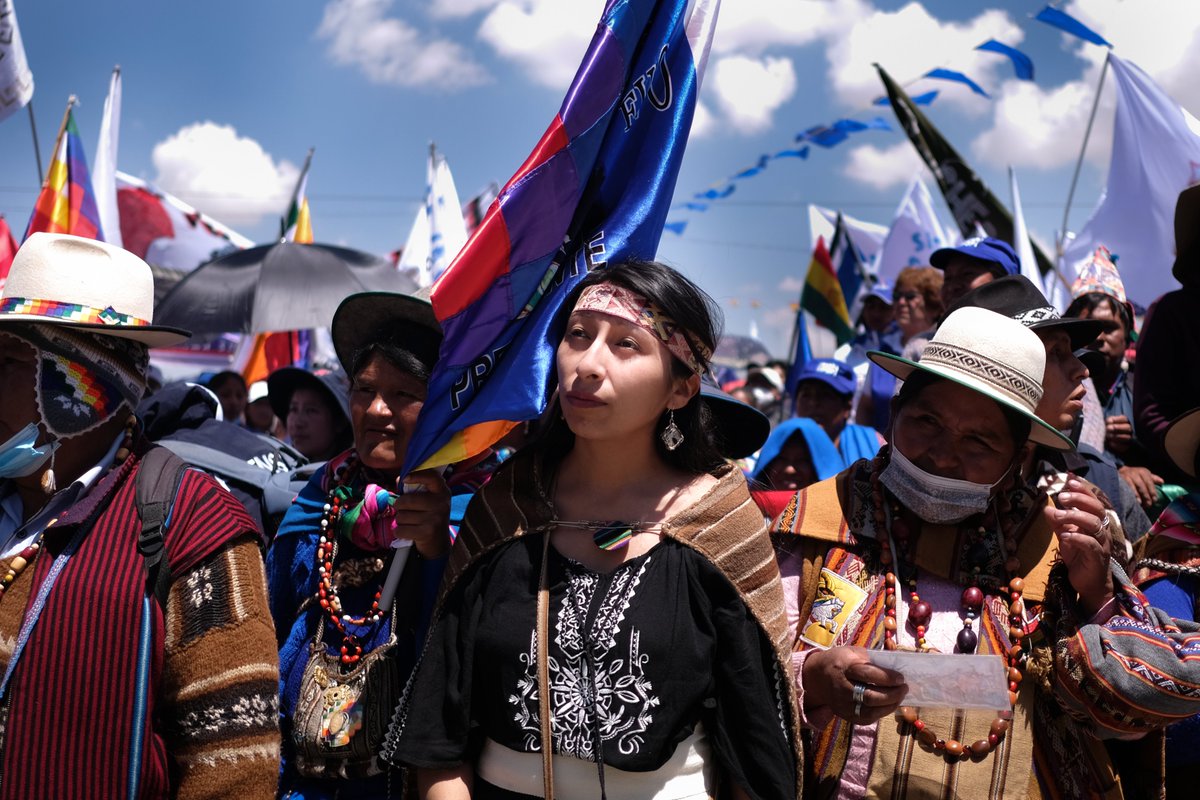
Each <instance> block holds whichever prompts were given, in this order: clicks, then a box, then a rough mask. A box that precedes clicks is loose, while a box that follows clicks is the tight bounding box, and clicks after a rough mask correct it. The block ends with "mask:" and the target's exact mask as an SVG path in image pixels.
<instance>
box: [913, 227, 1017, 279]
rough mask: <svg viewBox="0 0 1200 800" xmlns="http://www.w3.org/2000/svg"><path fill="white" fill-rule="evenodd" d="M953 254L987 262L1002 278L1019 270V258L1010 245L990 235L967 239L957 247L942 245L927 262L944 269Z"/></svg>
mask: <svg viewBox="0 0 1200 800" xmlns="http://www.w3.org/2000/svg"><path fill="white" fill-rule="evenodd" d="M953 255H963V256H966V257H967V258H973V259H975V260H976V261H985V262H987V264H988V265H989V266H990V267H991V268H992V271H993V272H995V273H996V277H997V278H1003V277H1004V276H1005V275H1017V274H1020V272H1021V259H1019V258H1018V257H1017V253H1016V251H1015V250H1013V249H1012V245H1010V244H1009V243H1008V242H1005V241H1002V240H1000V239H994V238H992V237H991V236H987V237H984V238H979V237H976V238H974V239H967V240H966V241H965V242H963V243H962V244H960V245H958V246H957V247H943V248H942V249H941V250H935V251H934V252H933V255H931V256H930V257H929V263H930V264H932V265H933V266H935V267H937V268H938V269H942V270H944V269H945V268H946V262H947V261H948V260H949V259H950V257H951V256H953Z"/></svg>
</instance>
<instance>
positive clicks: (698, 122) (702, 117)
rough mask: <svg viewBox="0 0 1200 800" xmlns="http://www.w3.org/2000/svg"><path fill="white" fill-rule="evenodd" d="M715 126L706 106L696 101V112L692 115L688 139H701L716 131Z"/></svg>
mask: <svg viewBox="0 0 1200 800" xmlns="http://www.w3.org/2000/svg"><path fill="white" fill-rule="evenodd" d="M716 124H717V123H716V119H715V118H714V117H713V113H712V112H711V111H709V109H708V106H706V105H705V104H704V103H702V102H700V101H698V100H697V101H696V112H695V114H693V115H692V130H691V133H690V134H689V137H690V138H693V139H702V138H704V137H705V136H708V135H709V134H711V133H712V132H713V131H714V130H716Z"/></svg>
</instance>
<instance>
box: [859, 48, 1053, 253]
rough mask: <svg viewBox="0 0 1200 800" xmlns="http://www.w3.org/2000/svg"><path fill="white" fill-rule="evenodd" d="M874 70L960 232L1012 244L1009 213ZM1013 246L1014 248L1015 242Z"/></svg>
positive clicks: (902, 94) (882, 74) (906, 99)
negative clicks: (980, 235) (930, 173)
mask: <svg viewBox="0 0 1200 800" xmlns="http://www.w3.org/2000/svg"><path fill="white" fill-rule="evenodd" d="M875 69H877V70H879V78H880V80H882V81H883V86H884V88H885V89H887V93H888V100H890V101H891V102H892V110H893V111H895V112H896V118H897V119H898V120H899V121H900V126H901V127H902V128H904V132H905V133H907V134H908V138H909V139H911V140H912V143H913V147H915V148H917V152H918V153H919V154H920V156H921V158H922V160H924V162H925V164H926V165H927V166H928V167H929V170H930V171H931V172H932V173H933V176H934V178H936V179H937V182H938V186H939V187H940V188H941V190H942V196H943V197H945V198H946V205H948V206H950V213H951V214H953V215H954V221H955V222H957V223H958V229H959V230H960V231H961V232H962V235H963V236H965V237H971V236H975V235H976V231H977V230H978V229H979V228H982V229H983V230H984V231H986V232H987V235H988V236H994V237H996V238H997V239H1003V240H1004V241H1006V242H1008V243H1010V244H1013V220H1012V214H1010V213H1009V212H1008V209H1007V208H1005V207H1004V204H1003V203H1001V202H1000V201H999V200H997V199H996V196H995V195H994V194H992V192H991V190H990V189H988V188H987V186H986V185H985V184H984V182H983V179H982V178H980V177H979V176H978V175H977V174H975V170H973V169H971V168H970V167H969V166H967V162H965V161H963V158H962V156H960V155H959V154H958V151H957V150H955V149H954V148H953V147H951V146H950V143H949V142H948V141H946V139H945V137H944V136H942V134H941V133H939V132H938V129H937V128H935V127H933V124H932V123H931V122H930V121H929V120H928V119H927V118H926V117H925V115H924V114H922V113H921V111H920V109H918V108H917V107H916V106H915V105H914V104H913V102H912V100H911V99H909V96H908V95H907V94H905V92H904V90H903V89H901V88H900V87H899V86H897V85H896V82H895V81H893V80H892V78H891V76H890V75H888V74H887V73H886V72H885V71H884V69H883V67H881V66H879V65H878V64H876V65H875ZM1030 244H1032V245H1033V254H1034V257H1036V258H1037V262H1038V271H1039V272H1041V273H1042V274H1043V275H1045V274H1047V273H1048V272H1050V271H1051V270H1052V269H1053V262H1051V261H1050V259H1049V258H1047V257H1046V254H1045V253H1043V252H1042V249H1041V248H1040V247H1038V246H1037V242H1034V241H1032V240H1030ZM1013 246H1014V247H1016V245H1015V244H1013Z"/></svg>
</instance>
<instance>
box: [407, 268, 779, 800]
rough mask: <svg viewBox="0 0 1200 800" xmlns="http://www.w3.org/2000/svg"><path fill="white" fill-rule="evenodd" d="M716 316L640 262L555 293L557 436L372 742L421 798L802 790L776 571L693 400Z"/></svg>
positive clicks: (464, 560)
mask: <svg viewBox="0 0 1200 800" xmlns="http://www.w3.org/2000/svg"><path fill="white" fill-rule="evenodd" d="M710 309H712V302H711V300H710V299H709V298H708V297H707V296H706V295H704V294H703V293H702V292H701V291H700V290H699V289H698V288H697V287H695V286H694V285H693V284H692V283H691V282H690V281H688V280H687V279H685V278H684V277H683V276H681V275H679V274H678V273H677V272H675V271H674V270H672V269H670V268H668V267H665V266H662V265H660V264H656V263H647V262H643V263H634V264H623V265H617V266H614V267H611V268H608V269H606V270H604V271H601V272H597V273H595V274H593V275H591V276H589V277H588V278H586V279H584V281H583V282H582V283H581V284H580V286H579V287H578V288H577V289H576V291H575V292H573V293H572V295H571V297H569V298H568V301H567V303H566V304H565V305H564V311H563V316H564V318H565V319H564V320H563V328H562V330H563V335H562V339H561V342H560V344H559V346H558V351H557V375H558V396H557V399H556V400H555V401H554V402H553V404H552V406H551V409H550V411H549V412H548V413H549V415H550V420H551V421H550V424H549V426H548V427H547V429H546V430H545V431H544V434H543V435H542V437H541V438H540V439H539V440H537V441H536V442H535V443H533V444H531V445H530V446H528V447H526V448H525V449H524V450H522V451H521V452H519V453H518V454H517V455H516V456H514V457H513V458H512V459H510V460H509V461H508V462H506V463H505V464H504V465H503V466H502V467H501V468H500V470H499V471H498V472H497V473H496V475H495V476H494V477H493V479H492V481H491V482H490V483H489V484H488V485H487V486H485V487H484V488H483V489H482V490H481V491H480V493H479V494H478V495H477V496H476V498H475V500H474V501H473V502H472V505H471V507H470V508H469V509H468V511H467V517H466V520H465V522H464V525H463V527H462V530H461V532H460V534H459V537H458V539H457V540H456V542H455V544H454V549H453V551H452V554H451V558H450V564H449V567H448V569H447V573H446V581H445V584H444V587H443V591H444V599H443V601H442V603H441V605H440V607H439V609H438V610H437V612H436V615H435V618H434V621H433V623H432V630H431V635H430V638H429V642H428V645H427V647H426V649H425V652H424V655H423V656H422V663H421V664H420V666H419V667H418V669H417V671H416V673H415V674H414V678H413V680H412V682H411V683H410V684H409V686H408V688H407V690H406V693H405V699H404V701H403V702H402V703H401V705H400V707H399V709H398V711H397V715H396V718H395V720H394V722H393V727H392V731H391V734H390V737H389V744H388V747H387V748H386V749H385V753H384V757H385V758H386V759H388V760H391V761H394V762H396V763H402V764H405V765H408V766H411V767H415V768H416V770H417V783H418V786H419V790H420V796H421V797H423V798H428V800H445V799H446V798H468V797H472V798H475V799H476V800H487V798H527V797H548V796H550V794H551V791H553V794H554V796H555V797H558V798H560V800H570V798H584V797H586V798H594V797H610V798H613V799H614V800H616V798H668V797H669V798H709V797H716V796H721V797H725V796H728V797H736V798H746V797H749V798H781V797H793V796H795V795H796V793H797V791H798V771H799V766H800V761H799V756H798V754H797V752H796V748H797V747H798V745H799V734H798V728H797V726H796V720H795V719H794V718H793V716H794V715H793V713H792V709H793V708H794V707H795V706H794V696H793V694H792V690H791V684H790V680H789V679H788V677H787V676H788V665H789V660H790V653H789V646H788V642H787V631H786V624H785V623H786V617H785V615H784V609H783V594H782V591H781V588H780V584H779V575H778V571H777V569H776V568H775V566H774V559H773V554H772V550H771V545H770V541H769V539H768V538H767V536H766V535H765V531H764V525H763V517H762V514H761V513H760V512H759V510H758V508H757V507H756V506H755V505H754V503H753V502H752V501H751V498H750V494H749V492H748V490H747V486H746V481H745V479H744V478H743V476H742V474H741V472H740V471H739V470H738V469H736V468H735V467H733V466H732V465H730V464H728V463H727V462H726V461H725V460H724V459H723V458H722V457H721V454H720V452H719V451H718V449H717V448H716V446H715V444H714V441H713V438H712V428H713V427H714V422H713V414H712V412H711V410H710V408H709V406H708V404H707V402H706V401H705V400H704V399H702V398H701V397H700V396H699V394H698V392H699V389H700V382H701V381H700V376H701V374H702V373H703V372H705V371H706V370H707V368H708V362H709V358H710V356H711V353H712V351H713V347H714V344H715V342H716V340H717V335H716V323H715V322H714V315H715V313H716V312H715V311H714V310H710ZM550 787H553V789H551V788H550Z"/></svg>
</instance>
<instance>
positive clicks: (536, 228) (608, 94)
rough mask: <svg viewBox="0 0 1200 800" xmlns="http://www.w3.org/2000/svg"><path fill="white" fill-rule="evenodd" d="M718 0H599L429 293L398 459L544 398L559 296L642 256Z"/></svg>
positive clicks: (662, 212) (450, 450) (671, 183)
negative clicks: (435, 342)
mask: <svg viewBox="0 0 1200 800" xmlns="http://www.w3.org/2000/svg"><path fill="white" fill-rule="evenodd" d="M718 6H719V0H690V1H689V0H639V1H638V2H617V1H616V0H610V2H608V3H607V4H606V6H605V9H604V12H603V14H602V16H601V18H600V23H599V25H598V26H597V28H596V32H595V35H594V36H593V37H592V41H591V44H590V45H589V46H588V49H587V52H586V53H585V54H584V57H583V61H582V63H581V64H580V67H579V70H578V72H576V74H575V79H574V81H572V83H571V87H570V89H569V90H568V91H567V95H566V98H565V99H564V100H563V103H562V106H561V108H560V109H559V112H558V114H557V115H556V116H555V117H554V119H553V120H552V121H551V123H550V126H549V127H548V128H547V129H546V132H545V133H544V134H543V135H542V138H541V140H540V141H539V142H538V143H537V145H536V146H535V147H534V149H533V152H532V153H530V155H529V157H528V158H527V159H526V161H525V163H524V164H522V166H521V167H520V169H518V170H517V173H516V174H515V175H514V176H513V177H512V178H511V179H509V181H508V183H507V184H506V185H505V187H504V188H503V190H501V192H500V196H499V197H498V198H497V199H496V201H495V202H494V203H493V204H492V206H491V207H490V208H489V209H488V213H487V216H486V217H485V218H484V221H483V224H482V225H480V226H479V228H478V229H477V230H476V231H475V233H474V234H473V235H472V236H471V239H470V240H469V241H468V242H467V243H466V245H465V246H464V247H463V249H462V250H461V251H460V252H459V254H458V256H457V257H456V258H455V259H454V261H453V262H452V263H451V264H450V267H449V268H448V269H447V270H446V272H445V273H444V274H443V275H442V277H441V278H440V279H439V280H438V282H437V283H435V284H434V286H433V290H432V295H431V300H432V302H433V308H434V312H435V313H436V314H437V317H438V319H439V320H440V321H441V323H442V328H443V332H444V339H443V341H442V347H441V351H440V357H439V361H438V364H437V367H436V368H435V369H434V372H433V375H432V376H431V377H430V380H429V389H428V393H427V396H426V400H425V405H424V407H423V408H422V410H421V416H420V419H419V422H418V424H417V429H416V433H415V434H414V436H413V439H412V441H411V442H410V443H409V447H408V453H407V456H406V459H405V469H406V471H407V470H412V469H414V468H416V467H417V466H418V465H421V466H425V467H433V466H439V465H442V464H450V463H454V462H456V461H460V460H462V459H464V458H467V457H470V456H472V455H475V454H477V453H480V452H482V451H483V450H485V449H486V448H487V447H488V446H490V445H491V444H492V443H493V442H495V441H496V440H498V439H499V438H500V437H501V436H503V435H504V433H505V432H506V431H507V430H509V429H510V428H511V427H512V426H513V425H515V424H516V422H517V421H519V420H525V419H532V418H533V417H536V416H537V415H538V414H539V413H541V411H542V410H543V409H544V408H545V406H546V402H547V400H548V397H549V393H550V391H551V389H552V379H553V370H554V355H555V349H556V346H557V341H558V338H559V335H560V331H558V330H556V329H555V322H556V320H557V317H558V315H559V309H560V307H561V305H562V303H563V299H564V298H565V297H566V296H567V295H568V294H569V293H570V292H571V290H572V289H574V288H575V286H576V285H577V284H578V283H579V281H580V280H582V279H583V278H584V276H585V275H586V274H587V273H588V272H589V271H590V270H594V269H601V268H603V267H605V266H606V265H607V264H609V263H617V262H620V261H625V260H629V259H636V258H653V256H654V254H655V252H656V251H657V249H658V243H659V239H660V238H661V236H662V230H663V223H664V222H665V220H666V214H667V211H668V208H669V206H670V202H671V195H672V193H673V192H674V189H675V182H676V179H677V177H678V173H679V164H680V161H681V159H682V156H683V151H684V146H685V145H686V143H687V137H688V131H689V130H690V129H691V124H692V117H693V114H694V113H695V106H696V95H697V91H698V89H699V85H700V79H701V76H702V75H703V72H704V65H705V63H706V62H707V59H708V50H709V46H710V43H711V41H712V32H713V28H714V26H715V24H716V18H717V9H718Z"/></svg>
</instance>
